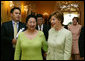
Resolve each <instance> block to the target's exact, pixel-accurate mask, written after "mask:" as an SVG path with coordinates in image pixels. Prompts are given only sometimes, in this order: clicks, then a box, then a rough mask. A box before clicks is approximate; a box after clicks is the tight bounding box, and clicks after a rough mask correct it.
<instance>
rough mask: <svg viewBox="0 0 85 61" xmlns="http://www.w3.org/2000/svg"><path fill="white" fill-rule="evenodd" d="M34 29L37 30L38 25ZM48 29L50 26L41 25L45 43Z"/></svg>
mask: <svg viewBox="0 0 85 61" xmlns="http://www.w3.org/2000/svg"><path fill="white" fill-rule="evenodd" d="M36 29H37V30H38V25H37V26H36ZM49 29H50V26H48V25H45V24H43V33H44V35H45V38H46V41H47V39H48V31H49Z"/></svg>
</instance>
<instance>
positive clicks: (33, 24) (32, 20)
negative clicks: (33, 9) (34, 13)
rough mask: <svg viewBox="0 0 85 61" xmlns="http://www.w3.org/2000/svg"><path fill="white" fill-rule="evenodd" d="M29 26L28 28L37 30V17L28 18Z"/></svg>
mask: <svg viewBox="0 0 85 61" xmlns="http://www.w3.org/2000/svg"><path fill="white" fill-rule="evenodd" d="M27 27H28V29H30V30H32V31H33V30H35V27H36V19H35V18H32V17H31V18H29V19H28V22H27Z"/></svg>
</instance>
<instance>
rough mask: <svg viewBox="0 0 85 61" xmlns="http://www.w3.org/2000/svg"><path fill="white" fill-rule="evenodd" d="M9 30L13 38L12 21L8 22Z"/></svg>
mask: <svg viewBox="0 0 85 61" xmlns="http://www.w3.org/2000/svg"><path fill="white" fill-rule="evenodd" d="M9 28H10V32H11V33H12V36H14V29H13V24H12V21H10V22H9Z"/></svg>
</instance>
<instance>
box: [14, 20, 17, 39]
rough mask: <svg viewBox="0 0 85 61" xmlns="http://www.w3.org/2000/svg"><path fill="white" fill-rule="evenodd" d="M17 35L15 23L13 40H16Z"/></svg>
mask: <svg viewBox="0 0 85 61" xmlns="http://www.w3.org/2000/svg"><path fill="white" fill-rule="evenodd" d="M16 35H17V23H16V22H15V24H14V38H16Z"/></svg>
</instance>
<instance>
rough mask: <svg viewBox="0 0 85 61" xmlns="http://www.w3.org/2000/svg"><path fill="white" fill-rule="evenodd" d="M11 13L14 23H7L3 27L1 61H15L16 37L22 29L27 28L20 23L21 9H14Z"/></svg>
mask: <svg viewBox="0 0 85 61" xmlns="http://www.w3.org/2000/svg"><path fill="white" fill-rule="evenodd" d="M10 13H11V18H12V21H9V22H5V23H3V24H2V26H1V60H14V50H15V44H16V39H15V38H16V35H17V33H18V31H19V30H20V29H22V28H25V24H24V23H21V22H20V18H21V10H20V8H18V7H14V8H12V9H11V11H10ZM15 24H16V26H15Z"/></svg>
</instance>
